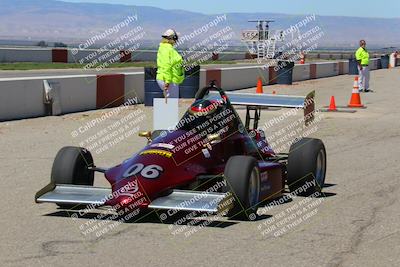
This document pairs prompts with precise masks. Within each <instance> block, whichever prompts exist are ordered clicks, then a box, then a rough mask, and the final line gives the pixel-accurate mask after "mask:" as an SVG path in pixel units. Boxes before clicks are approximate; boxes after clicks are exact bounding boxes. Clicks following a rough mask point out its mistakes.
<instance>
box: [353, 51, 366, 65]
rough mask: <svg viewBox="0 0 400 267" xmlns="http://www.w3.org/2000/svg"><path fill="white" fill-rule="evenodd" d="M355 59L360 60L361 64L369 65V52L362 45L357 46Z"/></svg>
mask: <svg viewBox="0 0 400 267" xmlns="http://www.w3.org/2000/svg"><path fill="white" fill-rule="evenodd" d="M356 59H357V61H361V65H369V53H368V51H367V49H364V48H363V47H360V48H358V50H357V52H356Z"/></svg>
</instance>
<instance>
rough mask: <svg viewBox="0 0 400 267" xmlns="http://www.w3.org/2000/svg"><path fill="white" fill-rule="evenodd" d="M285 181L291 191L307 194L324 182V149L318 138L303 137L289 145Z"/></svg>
mask: <svg viewBox="0 0 400 267" xmlns="http://www.w3.org/2000/svg"><path fill="white" fill-rule="evenodd" d="M287 172H288V173H287V183H288V186H289V189H290V191H291V192H294V193H296V194H298V195H303V196H309V195H312V194H315V193H320V192H321V190H322V188H323V186H324V184H325V175H326V150H325V146H324V144H323V142H322V141H321V140H320V139H313V138H303V139H301V140H299V141H298V142H296V143H294V144H292V146H291V147H290V152H289V158H288V166H287Z"/></svg>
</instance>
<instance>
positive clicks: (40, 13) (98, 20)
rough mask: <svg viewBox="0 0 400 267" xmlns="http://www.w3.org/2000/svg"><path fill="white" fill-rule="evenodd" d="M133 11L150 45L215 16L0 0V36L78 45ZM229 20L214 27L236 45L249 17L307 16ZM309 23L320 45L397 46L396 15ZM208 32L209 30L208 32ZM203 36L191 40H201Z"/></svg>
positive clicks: (283, 23) (287, 20)
mask: <svg viewBox="0 0 400 267" xmlns="http://www.w3.org/2000/svg"><path fill="white" fill-rule="evenodd" d="M132 14H136V15H137V16H138V21H137V22H135V23H134V24H132V25H130V26H129V27H134V26H135V25H136V26H137V25H140V26H141V27H143V28H144V30H145V31H146V36H145V39H146V40H147V42H148V43H149V44H151V43H154V44H155V43H157V41H158V40H159V38H160V33H162V32H163V31H164V30H165V29H167V28H170V27H173V28H176V29H177V30H178V31H179V32H180V33H181V34H189V33H191V32H192V31H193V30H194V29H196V28H198V27H201V26H202V25H204V24H207V23H208V22H210V21H212V20H213V19H215V17H216V15H205V14H201V13H195V12H189V11H183V10H164V9H160V8H156V7H144V6H126V5H119V4H93V3H68V2H61V1H54V0H1V5H0V39H7V40H9V39H18V40H42V39H43V40H46V41H63V42H69V43H76V42H80V41H82V40H86V39H88V38H90V37H92V36H94V35H96V34H99V33H102V32H103V31H104V30H106V29H107V28H109V27H111V26H113V25H115V24H118V23H119V22H121V21H122V20H124V19H125V18H126V17H127V16H129V15H132ZM226 15H227V20H226V21H225V22H223V23H220V24H219V25H218V26H217V27H214V28H213V29H214V30H213V31H214V32H215V30H217V29H222V28H223V27H226V26H230V27H231V28H232V29H233V31H234V32H235V33H236V34H235V37H234V40H235V41H236V42H237V43H239V38H240V32H241V31H242V30H243V29H252V28H254V26H255V25H253V24H250V23H248V22H247V21H248V20H249V19H257V18H271V19H274V20H276V22H274V23H273V24H272V25H271V28H272V29H284V28H286V27H289V26H290V25H291V24H293V23H296V22H298V21H299V20H301V19H303V18H304V17H305V15H285V14H274V13H228V14H226ZM313 25H318V26H319V27H320V28H321V29H322V30H323V31H324V33H325V35H324V37H323V38H322V40H320V43H321V45H325V46H330V47H335V46H336V47H343V46H355V45H357V42H358V40H359V39H360V38H365V39H366V40H367V42H368V43H369V45H375V46H377V47H384V46H398V45H399V44H400V18H395V19H382V18H358V17H333V16H317V17H316V21H315V22H313ZM211 32H212V31H211ZM204 36H205V35H204V34H203V35H201V36H197V37H196V38H194V39H193V40H194V41H198V40H201V39H204Z"/></svg>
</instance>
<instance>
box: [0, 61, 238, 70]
mask: <svg viewBox="0 0 400 267" xmlns="http://www.w3.org/2000/svg"><path fill="white" fill-rule="evenodd" d="M203 64H204V65H206V64H236V63H235V62H234V61H219V60H218V61H207V62H204V63H203ZM155 65H156V63H155V62H150V61H149V62H146V61H143V62H125V63H114V64H110V65H109V66H107V68H130V67H155ZM84 67H85V65H81V64H79V63H35V62H17V63H0V70H43V69H80V68H84ZM92 69H95V67H94V68H92Z"/></svg>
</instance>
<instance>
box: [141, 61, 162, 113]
mask: <svg viewBox="0 0 400 267" xmlns="http://www.w3.org/2000/svg"><path fill="white" fill-rule="evenodd" d="M156 77H157V68H152V67H147V68H144V105H145V106H146V107H152V106H153V99H154V98H163V97H164V94H163V92H162V90H161V88H160V86H158V83H157V79H156Z"/></svg>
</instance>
